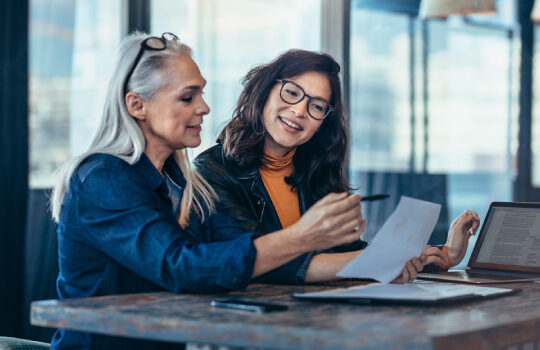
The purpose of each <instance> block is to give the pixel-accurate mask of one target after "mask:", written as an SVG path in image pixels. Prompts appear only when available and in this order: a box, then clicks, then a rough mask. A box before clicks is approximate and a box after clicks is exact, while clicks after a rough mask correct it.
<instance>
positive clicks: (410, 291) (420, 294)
mask: <svg viewBox="0 0 540 350" xmlns="http://www.w3.org/2000/svg"><path fill="white" fill-rule="evenodd" d="M518 291H519V290H517V289H509V288H493V287H477V286H468V285H463V284H461V285H460V284H449V283H437V282H430V283H406V284H383V283H372V284H368V285H364V286H356V287H350V288H338V289H330V290H326V291H323V292H315V293H297V294H294V297H296V298H300V299H325V300H332V299H333V300H347V301H355V300H371V301H380V302H382V301H386V302H406V303H434V302H444V301H457V300H468V299H482V298H488V297H493V296H500V295H507V294H513V293H516V292H518Z"/></svg>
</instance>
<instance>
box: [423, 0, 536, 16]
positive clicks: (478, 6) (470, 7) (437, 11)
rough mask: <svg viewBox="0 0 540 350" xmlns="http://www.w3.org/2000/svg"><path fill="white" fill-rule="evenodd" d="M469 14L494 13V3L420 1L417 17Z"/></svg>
mask: <svg viewBox="0 0 540 350" xmlns="http://www.w3.org/2000/svg"><path fill="white" fill-rule="evenodd" d="M537 3H538V1H537ZM535 7H536V6H535ZM539 11H540V9H539ZM471 13H495V3H494V1H493V0H422V2H421V3H420V11H419V13H418V16H419V17H421V18H430V17H437V18H445V17H448V16H449V15H468V14H471Z"/></svg>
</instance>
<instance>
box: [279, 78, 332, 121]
mask: <svg viewBox="0 0 540 350" xmlns="http://www.w3.org/2000/svg"><path fill="white" fill-rule="evenodd" d="M276 81H279V82H280V83H281V88H280V89H279V97H280V98H281V100H282V101H283V102H285V103H286V104H289V105H296V104H298V103H300V102H302V101H303V100H304V98H306V97H307V99H308V108H307V112H308V114H309V116H310V117H311V118H313V119H315V120H324V119H325V118H326V117H328V115H329V114H330V113H332V111H333V110H334V106H332V105H331V104H330V102H328V101H326V100H325V99H324V98H321V97H313V96H310V95H308V94H306V92H305V91H304V89H303V88H302V87H301V86H300V85H298V84H296V83H295V82H294V81H290V80H286V79H276ZM287 83H289V84H293V85H294V86H296V87H297V88H299V89H300V91H302V93H303V94H304V95H303V96H302V98H301V99H299V100H298V101H296V102H288V101H285V99H284V98H283V88H284V87H285V85H286V84H287ZM312 100H318V101H324V102H326V103H328V109H327V110H326V112H325V114H324V117H322V118H317V117H314V116H313V115H311V112H310V111H309V104H310V103H311V101H312Z"/></svg>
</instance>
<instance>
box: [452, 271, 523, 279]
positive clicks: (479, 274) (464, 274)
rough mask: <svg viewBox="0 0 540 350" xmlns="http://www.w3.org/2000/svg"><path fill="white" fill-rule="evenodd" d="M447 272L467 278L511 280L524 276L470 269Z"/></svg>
mask: <svg viewBox="0 0 540 350" xmlns="http://www.w3.org/2000/svg"><path fill="white" fill-rule="evenodd" d="M441 274H445V273H444V272H443V273H441ZM447 274H451V275H459V276H461V277H463V278H464V279H468V278H486V279H490V280H497V281H512V280H518V279H523V278H524V277H513V276H504V275H495V274H489V273H482V272H472V271H454V272H447Z"/></svg>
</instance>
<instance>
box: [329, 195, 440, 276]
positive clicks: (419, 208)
mask: <svg viewBox="0 0 540 350" xmlns="http://www.w3.org/2000/svg"><path fill="white" fill-rule="evenodd" d="M440 210H441V206H440V204H435V203H430V202H426V201H422V200H418V199H413V198H409V197H401V199H400V201H399V204H398V206H397V208H396V210H395V211H394V212H393V213H392V215H390V217H389V218H388V220H386V222H385V223H384V224H383V226H382V227H381V229H380V230H379V232H378V233H377V234H376V235H375V238H374V239H373V241H372V242H371V244H370V245H368V247H367V248H366V249H364V251H363V252H362V254H360V255H359V256H358V257H357V258H356V259H354V260H353V261H351V262H350V263H349V264H348V265H347V266H345V268H343V269H342V270H341V271H340V272H339V273H338V276H340V277H356V278H373V279H375V280H377V281H379V282H382V283H389V282H391V281H392V280H393V279H394V278H396V277H397V276H398V275H399V274H400V272H401V270H402V269H403V266H405V263H406V262H407V261H408V260H410V259H411V258H413V257H415V256H420V254H422V251H423V250H424V248H425V246H426V244H427V242H428V240H429V237H430V235H431V232H433V229H434V228H435V225H436V224H437V219H438V218H439V212H440Z"/></svg>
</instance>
